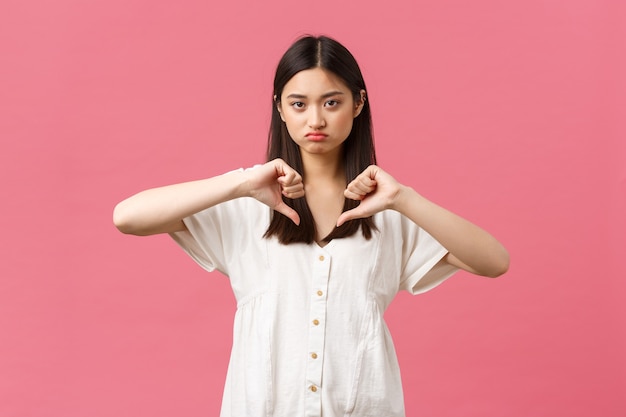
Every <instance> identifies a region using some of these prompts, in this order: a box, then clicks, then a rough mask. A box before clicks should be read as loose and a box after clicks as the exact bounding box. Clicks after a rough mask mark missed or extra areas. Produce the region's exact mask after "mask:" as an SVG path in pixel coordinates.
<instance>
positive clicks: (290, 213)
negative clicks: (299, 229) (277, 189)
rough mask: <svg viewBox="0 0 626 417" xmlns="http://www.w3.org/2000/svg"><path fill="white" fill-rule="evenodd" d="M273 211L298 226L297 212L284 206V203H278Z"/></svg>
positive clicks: (298, 217)
mask: <svg viewBox="0 0 626 417" xmlns="http://www.w3.org/2000/svg"><path fill="white" fill-rule="evenodd" d="M274 210H276V211H277V212H279V213H281V214H284V215H285V216H287V217H289V218H290V219H291V221H292V222H294V223H295V224H296V225H297V226H299V225H300V216H299V215H298V212H297V211H295V210H294V209H292V208H291V207H289V206H288V205H287V204H285V202H284V201H281V202H280V203H278V204H277V205H276V207H274Z"/></svg>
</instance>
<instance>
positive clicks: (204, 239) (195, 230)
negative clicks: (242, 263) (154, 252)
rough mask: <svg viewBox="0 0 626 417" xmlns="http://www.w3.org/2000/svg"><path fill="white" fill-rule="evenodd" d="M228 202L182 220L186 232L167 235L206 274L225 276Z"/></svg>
mask: <svg viewBox="0 0 626 417" xmlns="http://www.w3.org/2000/svg"><path fill="white" fill-rule="evenodd" d="M229 203H230V202H226V203H222V204H218V205H216V206H214V207H210V208H208V209H206V210H203V211H200V212H198V213H195V214H192V215H191V216H189V217H186V218H184V219H183V222H184V223H185V226H186V227H187V230H183V231H180V232H173V233H170V236H171V237H172V239H174V241H175V242H176V243H178V245H180V247H181V248H183V250H184V251H185V252H186V253H187V254H188V255H189V256H191V258H192V259H193V260H194V261H196V262H197V263H198V264H199V265H200V266H201V267H202V268H204V269H206V270H207V271H209V272H212V271H214V270H215V269H217V270H218V271H220V272H222V273H223V274H226V275H228V271H227V269H228V268H227V266H226V265H227V260H226V248H227V246H228V244H229V243H228V240H229V238H230V237H232V236H233V232H234V231H233V230H232V229H233V227H232V222H233V221H232V217H234V216H236V214H235V213H234V212H233V210H232V208H234V205H233V204H229Z"/></svg>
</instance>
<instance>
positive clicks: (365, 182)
mask: <svg viewBox="0 0 626 417" xmlns="http://www.w3.org/2000/svg"><path fill="white" fill-rule="evenodd" d="M348 189H349V190H350V191H352V192H354V193H356V194H361V195H366V194H369V193H371V192H372V191H374V190H375V189H376V181H374V180H372V179H370V178H363V179H357V180H356V181H353V182H351V183H350V185H349V186H348Z"/></svg>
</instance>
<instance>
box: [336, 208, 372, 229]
mask: <svg viewBox="0 0 626 417" xmlns="http://www.w3.org/2000/svg"><path fill="white" fill-rule="evenodd" d="M363 217H366V216H364V215H363V212H362V210H359V207H356V208H353V209H352V210H348V211H344V212H343V213H341V215H340V216H339V218H338V219H337V227H339V226H341V225H342V224H344V223H345V222H347V221H349V220H354V219H360V218H363Z"/></svg>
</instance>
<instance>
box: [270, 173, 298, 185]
mask: <svg viewBox="0 0 626 417" xmlns="http://www.w3.org/2000/svg"><path fill="white" fill-rule="evenodd" d="M276 181H278V183H279V184H280V185H281V186H283V187H288V186H291V185H297V184H302V177H301V176H300V174H298V173H296V172H295V171H294V172H292V173H289V174H286V175H283V176H282V177H278V178H277V179H276Z"/></svg>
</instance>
